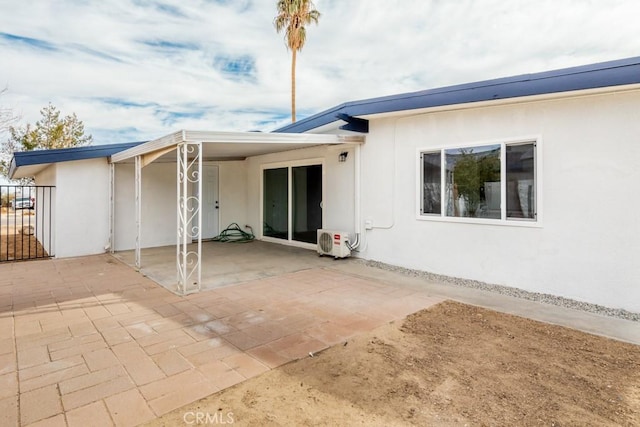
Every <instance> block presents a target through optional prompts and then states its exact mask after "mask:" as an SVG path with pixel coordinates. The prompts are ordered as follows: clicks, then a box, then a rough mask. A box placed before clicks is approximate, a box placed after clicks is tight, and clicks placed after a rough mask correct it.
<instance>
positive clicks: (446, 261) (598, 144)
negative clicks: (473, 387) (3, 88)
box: [359, 91, 640, 311]
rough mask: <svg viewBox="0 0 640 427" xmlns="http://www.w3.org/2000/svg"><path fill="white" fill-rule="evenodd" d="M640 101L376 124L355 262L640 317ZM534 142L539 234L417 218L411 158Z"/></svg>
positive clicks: (600, 98) (628, 96)
mask: <svg viewBox="0 0 640 427" xmlns="http://www.w3.org/2000/svg"><path fill="white" fill-rule="evenodd" d="M638 105H640V92H638V91H635V92H623V93H616V94H608V95H595V96H588V97H581V98H569V99H564V100H553V101H551V100H550V101H538V102H532V103H522V104H513V105H504V106H495V107H484V108H475V109H466V110H458V111H450V112H435V113H431V114H422V115H417V116H413V117H405V118H399V119H398V118H387V119H378V120H371V122H370V133H369V134H368V135H367V142H366V144H365V146H364V147H363V150H362V176H363V180H362V217H363V221H364V220H370V221H371V222H372V223H373V225H374V227H376V228H374V229H373V230H370V231H367V232H366V243H365V246H364V248H366V249H365V250H364V251H363V252H361V253H360V255H359V256H361V257H364V258H368V259H373V260H378V261H382V262H386V263H390V264H394V265H399V266H403V267H408V268H414V269H419V270H425V271H430V272H433V273H437V274H444V275H449V276H455V277H462V278H468V279H475V280H480V281H484V282H488V283H494V284H502V285H507V286H513V287H517V288H521V289H526V290H529V291H534V292H543V293H550V294H555V295H561V296H565V297H569V298H573V299H577V300H582V301H588V302H591V303H596V304H602V305H605V306H609V307H616V308H618V307H619V308H626V309H629V310H634V311H640V286H638V284H639V283H640V263H638V262H637V255H638V253H640V221H639V220H638V218H637V212H638V211H639V210H640V198H638V197H635V196H634V194H635V192H636V191H635V188H634V185H635V184H636V183H638V182H640V167H638V166H637V163H638V159H639V158H640V109H639V108H638ZM523 136H539V137H540V138H541V139H540V140H541V142H542V146H541V150H540V154H541V157H540V158H539V160H540V161H542V162H543V163H542V168H543V169H542V176H541V177H539V178H540V179H541V183H542V188H541V189H540V190H539V194H538V198H539V205H540V206H539V214H541V215H542V216H543V218H542V220H541V221H540V226H539V227H519V226H515V225H512V226H506V225H486V224H467V223H453V222H442V221H425V220H418V219H416V212H417V210H418V207H417V206H416V204H417V202H416V198H417V197H416V183H417V180H418V179H419V177H420V174H419V171H418V170H417V168H416V163H417V160H416V159H417V156H418V154H417V150H418V149H421V148H429V147H433V148H442V147H444V148H446V147H457V146H459V145H464V144H474V143H483V142H486V141H504V142H508V141H511V140H513V139H517V138H520V137H523Z"/></svg>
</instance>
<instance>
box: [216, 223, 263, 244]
mask: <svg viewBox="0 0 640 427" xmlns="http://www.w3.org/2000/svg"><path fill="white" fill-rule="evenodd" d="M246 228H248V229H249V230H251V232H250V233H247V232H246V231H243V230H242V229H241V228H240V226H239V225H238V224H237V223H235V222H234V223H233V224H231V225H229V226H228V227H227V228H225V229H224V230H222V232H221V233H220V234H218V235H217V236H216V237H214V238H213V239H212V240H213V241H214V242H222V243H227V242H231V243H247V242H250V241H252V240H253V239H255V236H254V235H253V229H252V228H251V227H250V226H248V225H247V226H246Z"/></svg>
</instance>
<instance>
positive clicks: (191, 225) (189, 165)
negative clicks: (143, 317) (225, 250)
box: [176, 142, 202, 295]
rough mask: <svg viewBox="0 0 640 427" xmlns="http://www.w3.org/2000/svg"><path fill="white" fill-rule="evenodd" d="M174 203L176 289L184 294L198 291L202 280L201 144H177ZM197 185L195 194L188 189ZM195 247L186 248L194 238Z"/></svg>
mask: <svg viewBox="0 0 640 427" xmlns="http://www.w3.org/2000/svg"><path fill="white" fill-rule="evenodd" d="M176 173H177V179H176V181H177V197H178V200H177V206H178V223H177V230H176V236H177V238H176V240H177V242H176V269H177V273H178V274H177V278H178V280H177V281H178V292H179V293H181V294H183V295H186V294H190V293H193V292H199V291H200V289H201V281H202V267H201V255H202V232H201V230H202V215H201V210H202V209H201V208H202V179H201V177H202V144H201V143H195V144H194V143H191V144H190V143H186V142H183V143H180V144H178V146H177V170H176ZM194 183H196V184H197V194H192V195H189V189H190V188H191V189H193V187H194V185H193V184H194ZM196 236H197V239H198V243H197V247H196V250H195V251H194V250H190V249H189V245H190V244H192V242H193V240H194V238H196Z"/></svg>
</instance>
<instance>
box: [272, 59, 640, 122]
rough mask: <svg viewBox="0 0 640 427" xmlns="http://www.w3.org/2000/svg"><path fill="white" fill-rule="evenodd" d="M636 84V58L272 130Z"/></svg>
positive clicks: (478, 85) (387, 102)
mask: <svg viewBox="0 0 640 427" xmlns="http://www.w3.org/2000/svg"><path fill="white" fill-rule="evenodd" d="M637 83H640V57H633V58H626V59H620V60H616V61H608V62H601V63H597V64H590V65H582V66H579V67H571V68H563V69H560V70H553V71H545V72H541V73H534V74H523V75H519V76H514V77H505V78H499V79H493V80H484V81H480V82H475V83H466V84H461V85H455V86H447V87H443V88H437V89H429V90H423V91H419V92H411V93H403V94H399V95H391V96H383V97H379V98H371V99H364V100H360V101H353V102H347V103H344V104H341V105H338V106H337V107H333V108H330V109H328V110H325V111H323V112H320V113H318V114H315V115H313V116H310V117H307V118H305V119H303V120H300V121H297V122H296V123H292V124H290V125H287V126H284V127H281V128H280V129H277V130H275V131H274V132H284V133H302V132H307V131H310V130H313V129H315V128H318V127H320V126H324V125H327V124H329V123H332V122H335V121H337V120H338V118H337V115H338V114H346V115H349V116H353V117H358V116H365V115H369V114H379V113H389V112H393V111H404V110H415V109H420V108H430V107H441V106H447V105H457V104H467V103H472V102H481V101H491V100H499V99H509V98H517V97H523V96H531V95H544V94H551V93H560V92H569V91H575V90H585V89H596V88H603V87H610V86H622V85H629V84H637Z"/></svg>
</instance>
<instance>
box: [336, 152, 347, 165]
mask: <svg viewBox="0 0 640 427" xmlns="http://www.w3.org/2000/svg"><path fill="white" fill-rule="evenodd" d="M348 155H349V152H348V151H343V152H342V153H340V155H339V156H338V161H339V162H340V163H344V162H346V161H347V156H348Z"/></svg>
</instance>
